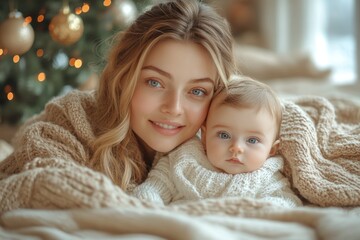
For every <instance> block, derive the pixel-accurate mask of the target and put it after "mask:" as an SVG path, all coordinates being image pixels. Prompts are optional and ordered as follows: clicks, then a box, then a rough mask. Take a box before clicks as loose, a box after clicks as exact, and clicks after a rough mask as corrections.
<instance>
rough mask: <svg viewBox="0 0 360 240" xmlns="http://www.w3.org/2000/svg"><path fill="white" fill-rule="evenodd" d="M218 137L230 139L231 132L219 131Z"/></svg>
mask: <svg viewBox="0 0 360 240" xmlns="http://www.w3.org/2000/svg"><path fill="white" fill-rule="evenodd" d="M218 137H219V138H221V139H230V138H231V136H230V134H228V133H227V132H219V133H218Z"/></svg>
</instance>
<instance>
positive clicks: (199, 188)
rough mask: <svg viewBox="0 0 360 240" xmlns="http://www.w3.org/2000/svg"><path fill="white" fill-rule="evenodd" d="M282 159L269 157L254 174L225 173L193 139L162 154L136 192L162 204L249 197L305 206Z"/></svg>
mask: <svg viewBox="0 0 360 240" xmlns="http://www.w3.org/2000/svg"><path fill="white" fill-rule="evenodd" d="M283 164H284V162H283V159H282V158H281V157H279V156H277V157H272V158H269V159H267V160H266V161H265V164H264V165H263V167H261V168H260V169H258V170H256V171H254V172H251V173H241V174H235V175H232V174H226V173H222V172H219V171H218V170H216V169H215V168H214V167H213V166H212V165H211V164H210V163H209V161H208V160H207V158H206V155H205V153H204V150H203V147H202V144H201V142H200V140H199V139H198V138H196V137H195V138H193V139H191V140H189V141H187V142H185V143H184V144H182V145H181V146H179V147H178V148H177V149H175V150H174V151H172V152H171V153H170V154H168V155H166V156H164V157H162V158H161V159H160V160H159V162H158V163H157V164H156V166H155V167H154V168H153V169H152V170H151V171H150V173H149V176H148V178H147V179H146V180H145V182H143V183H142V184H141V185H139V186H138V187H136V188H135V189H134V191H133V193H132V194H133V195H134V196H136V197H138V198H140V199H143V200H147V201H152V202H157V203H160V204H166V205H167V204H170V203H171V204H173V203H179V202H183V201H186V200H199V199H205V198H219V197H236V196H241V197H247V198H256V199H262V200H265V201H269V202H271V203H273V204H276V205H280V206H283V207H295V206H300V205H302V203H301V201H300V199H299V198H298V197H297V196H296V195H295V194H294V193H293V192H292V190H291V189H290V183H289V181H288V179H287V178H285V176H284V175H282V173H281V172H280V171H281V169H282V168H283Z"/></svg>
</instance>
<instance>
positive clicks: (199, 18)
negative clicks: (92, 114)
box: [92, 0, 236, 189]
mask: <svg viewBox="0 0 360 240" xmlns="http://www.w3.org/2000/svg"><path fill="white" fill-rule="evenodd" d="M163 39H174V40H182V41H191V42H194V43H196V44H198V45H199V46H202V47H203V48H204V49H206V51H207V52H208V53H209V56H210V57H211V58H212V60H213V62H214V64H215V66H216V68H217V78H216V79H215V89H216V88H219V87H220V86H222V85H226V82H227V79H229V77H230V75H231V74H233V73H234V72H235V71H236V67H235V61H234V55H233V38H232V35H231V31H230V27H229V24H228V22H227V21H226V20H225V19H224V18H223V17H221V16H220V15H219V14H218V13H217V12H216V11H215V10H214V9H213V8H211V7H210V6H208V5H206V4H204V3H202V2H201V1H198V0H174V1H165V2H163V3H159V4H157V5H154V6H153V7H152V8H150V9H149V10H147V11H145V12H144V13H142V14H141V15H140V16H139V17H138V18H137V19H136V20H135V22H134V23H132V24H131V25H130V26H129V28H128V29H126V30H125V31H123V32H121V33H119V34H118V35H117V37H116V39H115V41H114V46H113V48H111V49H110V52H109V56H108V60H107V64H106V66H105V68H104V71H103V72H102V74H101V78H100V83H99V88H98V91H97V104H98V109H97V112H96V115H97V117H96V120H97V122H96V127H97V129H96V130H97V135H98V137H97V139H96V141H95V142H94V143H93V146H94V155H93V158H92V164H93V165H94V168H99V170H100V171H102V172H104V173H105V174H106V175H107V176H109V177H110V178H111V179H112V180H113V181H114V182H115V183H117V184H119V185H120V186H121V187H122V188H124V189H126V188H127V187H128V186H129V184H130V182H131V181H133V182H137V183H139V182H141V181H143V180H144V178H145V177H146V175H147V167H146V164H145V161H144V160H143V157H142V156H143V155H142V152H141V151H140V147H139V145H138V144H137V140H136V137H135V135H134V134H133V132H132V130H131V128H130V105H131V100H132V97H133V94H134V91H135V87H136V84H137V80H138V78H139V76H140V73H141V68H142V66H143V63H144V61H145V59H146V57H147V55H148V53H149V52H150V51H151V49H152V48H153V47H154V46H155V44H157V43H158V42H159V41H161V40H163ZM119 159H121V161H119Z"/></svg>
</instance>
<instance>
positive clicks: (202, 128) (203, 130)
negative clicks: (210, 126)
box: [201, 125, 206, 150]
mask: <svg viewBox="0 0 360 240" xmlns="http://www.w3.org/2000/svg"><path fill="white" fill-rule="evenodd" d="M201 143H202V144H203V146H204V149H205V150H206V144H205V143H206V127H205V125H202V126H201Z"/></svg>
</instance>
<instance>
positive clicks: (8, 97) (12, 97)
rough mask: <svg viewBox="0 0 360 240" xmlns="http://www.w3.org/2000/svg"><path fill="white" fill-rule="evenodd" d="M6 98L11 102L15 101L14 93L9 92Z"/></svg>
mask: <svg viewBox="0 0 360 240" xmlns="http://www.w3.org/2000/svg"><path fill="white" fill-rule="evenodd" d="M6 98H7V99H8V100H9V101H11V100H13V99H14V93H13V92H8V93H7V94H6Z"/></svg>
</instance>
